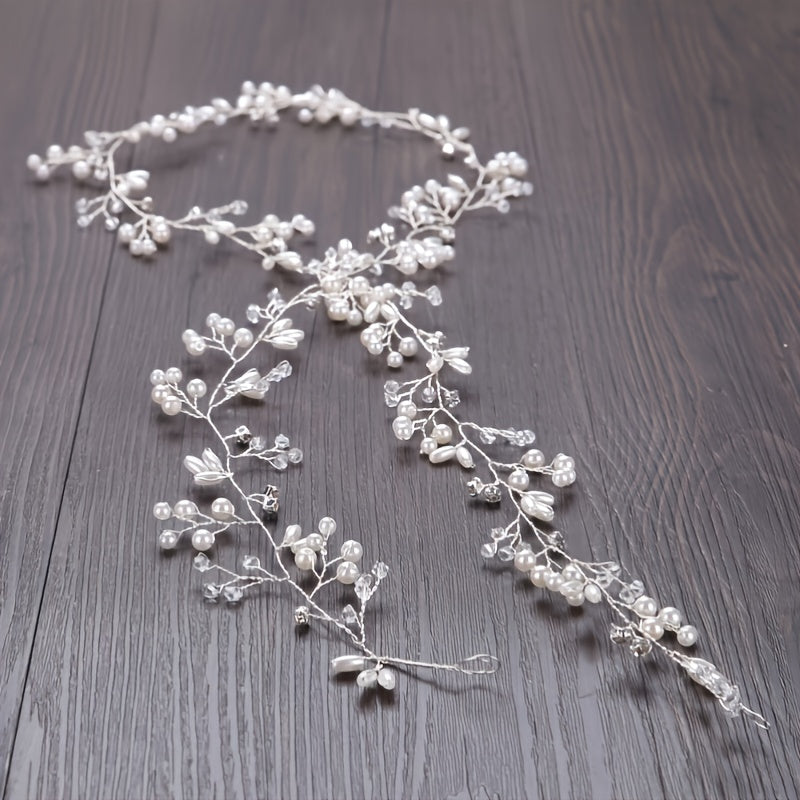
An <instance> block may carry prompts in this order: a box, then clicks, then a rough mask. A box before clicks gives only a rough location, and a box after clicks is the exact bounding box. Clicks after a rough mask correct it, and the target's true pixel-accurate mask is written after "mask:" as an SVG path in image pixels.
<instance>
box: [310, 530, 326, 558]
mask: <svg viewBox="0 0 800 800" xmlns="http://www.w3.org/2000/svg"><path fill="white" fill-rule="evenodd" d="M324 544H325V540H324V539H323V538H322V536H320V534H318V533H309V534H308V536H306V547H308V548H310V549H311V550H313V551H314V552H315V553H318V552H319V551H320V550H322V547H323V545H324Z"/></svg>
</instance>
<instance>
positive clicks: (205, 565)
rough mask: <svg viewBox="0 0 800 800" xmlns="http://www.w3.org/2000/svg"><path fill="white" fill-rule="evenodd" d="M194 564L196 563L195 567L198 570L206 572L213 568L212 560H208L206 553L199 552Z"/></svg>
mask: <svg viewBox="0 0 800 800" xmlns="http://www.w3.org/2000/svg"><path fill="white" fill-rule="evenodd" d="M192 564H194V568H195V569H196V570H197V571H198V572H205V571H206V570H207V569H211V562H210V561H209V560H208V556H207V555H206V554H205V553H198V554H197V555H196V556H195V557H194V560H193V561H192Z"/></svg>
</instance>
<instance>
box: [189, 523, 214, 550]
mask: <svg viewBox="0 0 800 800" xmlns="http://www.w3.org/2000/svg"><path fill="white" fill-rule="evenodd" d="M213 544H214V535H213V534H212V533H211V531H207V530H206V529H205V528H198V529H197V530H196V531H195V532H194V533H193V534H192V547H194V549H195V550H200V551H201V552H202V551H204V550H210V549H211V547H212V546H213Z"/></svg>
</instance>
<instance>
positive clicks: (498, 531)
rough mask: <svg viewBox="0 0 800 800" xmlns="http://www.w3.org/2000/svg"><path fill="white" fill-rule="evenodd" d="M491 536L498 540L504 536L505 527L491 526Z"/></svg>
mask: <svg viewBox="0 0 800 800" xmlns="http://www.w3.org/2000/svg"><path fill="white" fill-rule="evenodd" d="M490 534H491V537H492V539H493V540H494V541H495V542H499V541H500V540H501V539H505V538H506V529H505V528H492V530H491V531H490Z"/></svg>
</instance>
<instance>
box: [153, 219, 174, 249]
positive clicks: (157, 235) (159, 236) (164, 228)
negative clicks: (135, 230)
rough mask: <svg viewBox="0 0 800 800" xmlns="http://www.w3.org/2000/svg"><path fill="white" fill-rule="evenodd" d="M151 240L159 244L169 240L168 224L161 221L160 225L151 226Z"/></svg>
mask: <svg viewBox="0 0 800 800" xmlns="http://www.w3.org/2000/svg"><path fill="white" fill-rule="evenodd" d="M152 234H153V240H154V241H156V242H158V243H159V244H166V243H167V242H168V241H169V240H170V236H171V231H170V229H169V225H166V224H164V223H162V224H161V225H154V226H153V231H152Z"/></svg>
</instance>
